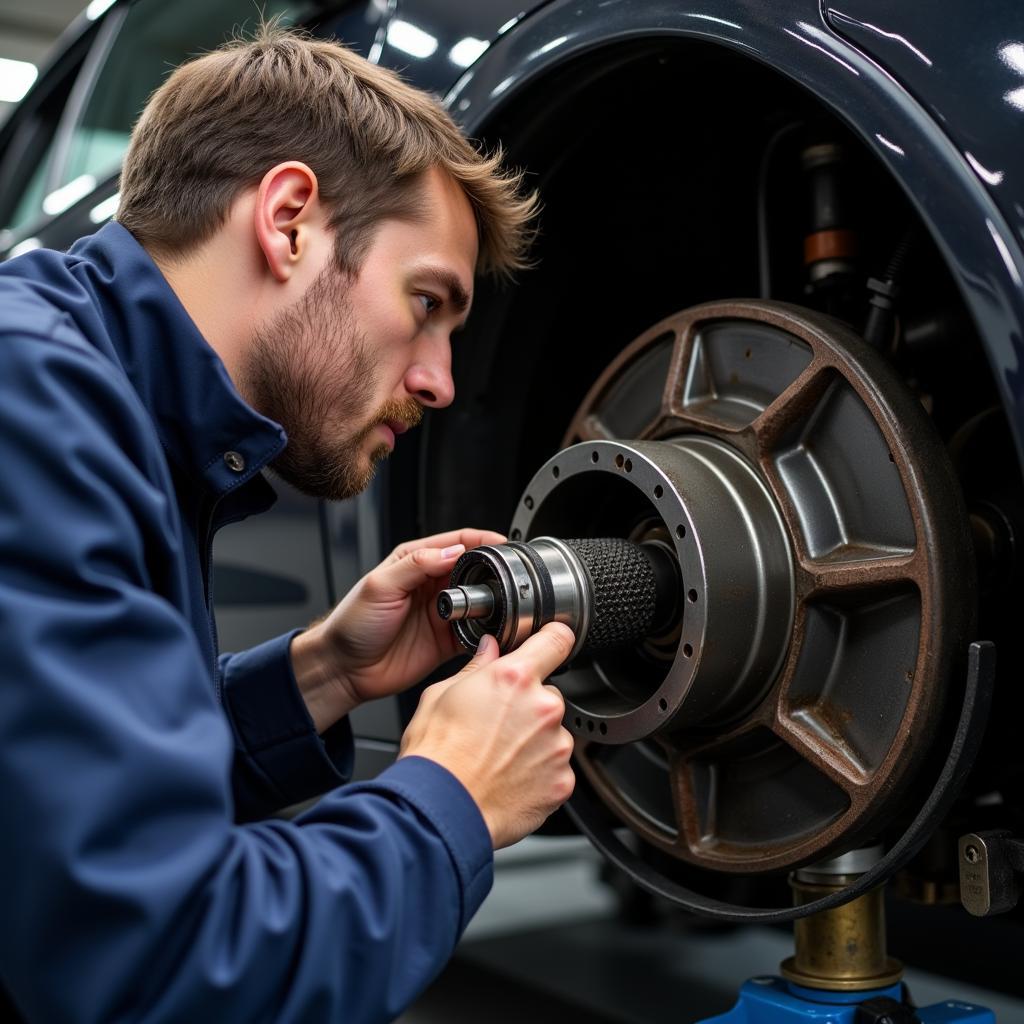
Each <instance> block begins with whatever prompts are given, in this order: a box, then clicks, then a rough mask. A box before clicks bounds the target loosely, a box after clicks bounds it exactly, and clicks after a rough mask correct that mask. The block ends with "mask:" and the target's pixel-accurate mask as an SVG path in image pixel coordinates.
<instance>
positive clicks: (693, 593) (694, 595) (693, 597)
mask: <svg viewBox="0 0 1024 1024" xmlns="http://www.w3.org/2000/svg"><path fill="white" fill-rule="evenodd" d="M686 597H687V600H689V602H690V603H691V604H692V603H693V602H694V601H696V600H697V591H696V590H694V589H693V588H692V587H691V588H690V589H689V590H688V591H687V592H686Z"/></svg>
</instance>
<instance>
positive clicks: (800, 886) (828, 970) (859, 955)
mask: <svg viewBox="0 0 1024 1024" xmlns="http://www.w3.org/2000/svg"><path fill="white" fill-rule="evenodd" d="M790 885H791V886H792V888H793V895H794V897H795V900H796V903H797V905H798V906H800V905H804V904H807V903H810V902H812V901H813V900H816V899H820V898H821V897H822V896H826V895H828V894H829V893H833V892H836V891H838V890H839V889H840V888H841V887H842V886H841V885H822V884H814V883H810V882H802V881H798V880H796V881H791V882H790ZM793 942H794V945H795V947H796V954H795V955H794V956H791V957H789V958H788V959H786V960H784V961H783V962H782V964H781V966H780V968H779V970H780V973H781V974H782V976H783V977H784V978H786V979H787V980H788V981H792V982H795V983H796V984H797V985H803V986H805V987H806V988H820V989H826V990H830V991H833V992H866V991H869V990H871V989H876V988H884V987H885V986H887V985H895V984H896V982H898V981H899V980H900V978H901V977H902V976H903V965H902V964H901V963H900V962H899V961H898V960H894V959H893V958H892V957H889V956H887V955H886V948H885V902H884V900H883V888H882V886H878V887H877V888H875V889H872V890H871V892H869V893H865V894H864V895H863V896H860V897H858V898H857V899H855V900H851V901H850V902H849V903H844V904H843V905H842V906H841V907H834V908H833V909H832V910H823V911H820V912H819V913H817V914H810V915H808V916H807V917H802V918H800V919H799V920H798V921H797V922H796V923H795V924H794V925H793Z"/></svg>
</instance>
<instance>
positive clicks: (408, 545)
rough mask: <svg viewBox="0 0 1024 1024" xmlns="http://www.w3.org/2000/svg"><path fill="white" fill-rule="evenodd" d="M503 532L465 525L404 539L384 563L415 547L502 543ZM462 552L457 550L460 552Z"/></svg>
mask: <svg viewBox="0 0 1024 1024" xmlns="http://www.w3.org/2000/svg"><path fill="white" fill-rule="evenodd" d="M506 539H507V538H506V537H505V535H504V534H501V533H495V532H494V531H493V530H477V529H474V528H472V527H466V528H464V529H461V530H449V531H448V532H447V533H435V534H434V535H433V536H432V537H423V538H421V539H420V540H410V541H406V542H405V543H404V544H399V545H398V547H397V548H395V550H394V551H392V552H391V554H390V555H389V556H388V557H387V559H386V560H385V563H384V564H387V563H389V562H397V561H400V560H401V559H403V558H405V557H406V556H408V555H409V553H410V552H412V551H415V550H416V549H417V548H438V549H442V548H450V547H454V546H455V545H458V544H461V545H462V547H463V548H464V549H466V550H468V549H469V548H478V547H479V546H480V545H481V544H504V543H505V541H506ZM461 553H462V552H459V554H461Z"/></svg>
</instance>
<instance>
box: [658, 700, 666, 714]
mask: <svg viewBox="0 0 1024 1024" xmlns="http://www.w3.org/2000/svg"><path fill="white" fill-rule="evenodd" d="M658 710H659V711H668V701H667V700H665V698H664V697H662V698H661V700H659V701H658Z"/></svg>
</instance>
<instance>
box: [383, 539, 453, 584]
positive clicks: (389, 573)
mask: <svg viewBox="0 0 1024 1024" xmlns="http://www.w3.org/2000/svg"><path fill="white" fill-rule="evenodd" d="M465 550H466V549H465V548H464V547H463V546H462V545H461V544H452V545H449V546H448V547H446V548H436V547H423V548H415V549H413V550H411V551H409V552H407V553H406V554H405V555H403V556H402V557H401V558H399V559H397V560H396V561H387V562H385V563H384V564H383V565H380V566H378V567H377V568H376V569H375V570H374V571H373V572H372V573H371V574H370V576H371V577H373V578H374V582H375V583H376V584H377V585H378V586H383V587H396V588H397V589H398V590H400V591H402V592H403V593H405V594H411V593H412V592H413V591H414V590H417V589H418V588H419V587H421V586H422V585H423V584H424V583H426V581H427V580H430V579H438V578H439V577H442V576H447V575H448V574H449V573H450V572H451V571H452V569H453V568H454V567H455V563H456V562H457V561H458V560H459V556H460V555H461V554H462V553H463V552H464V551H465ZM367 578H368V579H369V577H367Z"/></svg>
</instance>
